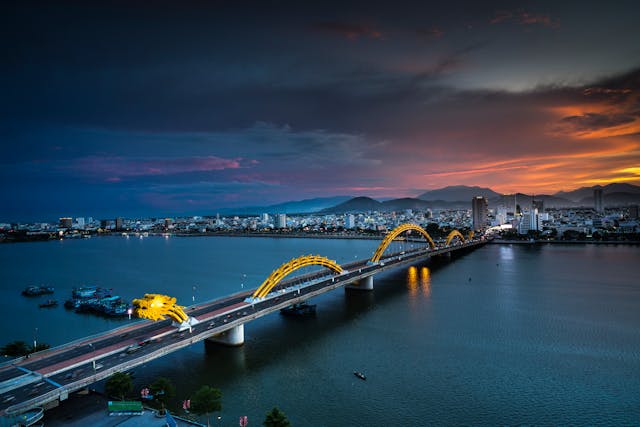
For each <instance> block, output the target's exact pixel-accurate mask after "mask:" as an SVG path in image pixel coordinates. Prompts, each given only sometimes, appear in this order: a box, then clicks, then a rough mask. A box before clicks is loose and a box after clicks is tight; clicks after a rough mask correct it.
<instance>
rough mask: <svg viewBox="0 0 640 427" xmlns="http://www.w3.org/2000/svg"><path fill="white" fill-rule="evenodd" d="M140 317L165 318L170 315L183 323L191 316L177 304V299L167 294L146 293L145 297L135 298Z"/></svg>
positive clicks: (135, 305) (134, 303) (137, 312)
mask: <svg viewBox="0 0 640 427" xmlns="http://www.w3.org/2000/svg"><path fill="white" fill-rule="evenodd" d="M133 306H134V308H135V310H136V314H137V315H138V317H141V318H143V319H151V320H163V319H165V316H169V317H170V318H172V319H173V320H175V321H176V322H179V323H182V322H184V321H185V320H187V319H188V318H189V316H187V314H186V313H185V312H184V310H183V308H184V307H182V306H180V305H176V299H175V298H174V297H170V296H167V295H160V294H145V295H144V297H143V298H137V299H134V300H133Z"/></svg>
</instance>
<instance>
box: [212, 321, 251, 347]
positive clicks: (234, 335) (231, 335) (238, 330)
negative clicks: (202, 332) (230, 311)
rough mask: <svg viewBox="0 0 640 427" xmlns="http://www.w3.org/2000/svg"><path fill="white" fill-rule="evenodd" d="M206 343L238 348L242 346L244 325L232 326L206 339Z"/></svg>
mask: <svg viewBox="0 0 640 427" xmlns="http://www.w3.org/2000/svg"><path fill="white" fill-rule="evenodd" d="M207 341H209V342H214V343H218V344H224V345H228V346H231V347H238V346H241V345H242V344H244V324H241V325H238V326H234V327H233V328H231V329H228V330H226V331H224V332H223V333H221V334H220V335H215V336H212V337H209V338H207Z"/></svg>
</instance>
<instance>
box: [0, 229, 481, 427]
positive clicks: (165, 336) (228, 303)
mask: <svg viewBox="0 0 640 427" xmlns="http://www.w3.org/2000/svg"><path fill="white" fill-rule="evenodd" d="M408 233H411V239H412V240H411V241H412V242H413V243H419V244H418V245H416V246H417V247H415V248H414V247H413V245H412V247H411V249H409V250H406V249H404V248H401V250H396V251H394V252H392V251H390V250H389V248H390V247H391V244H392V243H393V242H394V241H397V240H405V241H406V239H407V237H405V236H406V235H407V234H408ZM414 234H415V235H417V238H414V237H413V235H414ZM484 243H486V241H485V240H484V238H476V237H474V236H473V233H471V234H470V235H469V236H467V237H465V236H463V235H462V234H461V233H460V232H459V231H457V230H453V231H452V232H451V233H450V234H449V235H448V236H447V238H446V239H445V240H444V241H441V242H436V241H434V240H433V239H432V238H431V236H429V234H428V233H427V232H426V231H425V230H424V229H423V228H422V227H420V226H418V225H415V224H402V225H400V226H398V227H397V228H395V229H394V230H392V231H391V232H390V233H388V234H387V235H386V236H385V237H384V239H383V240H382V241H381V243H380V245H379V246H378V248H377V249H376V251H375V252H374V254H373V256H372V257H371V258H370V259H361V260H356V261H353V262H349V263H345V264H342V265H340V264H337V263H336V262H335V261H332V260H330V259H328V258H326V257H324V256H320V255H304V256H301V257H298V258H295V259H293V260H291V261H289V262H286V263H284V264H282V265H281V266H280V267H278V268H277V269H276V270H274V271H273V272H272V273H271V274H270V275H269V276H268V277H267V278H266V279H265V280H264V282H263V283H262V284H261V285H260V286H259V287H258V288H256V289H254V290H249V291H243V292H239V293H236V294H233V295H229V296H226V297H223V298H218V299H215V300H212V301H209V302H206V303H202V304H197V305H193V306H190V307H180V306H177V305H176V304H175V299H173V300H171V299H170V298H169V297H164V296H159V295H155V294H150V295H146V296H145V297H147V298H146V299H143V300H134V303H135V304H136V306H137V312H138V314H139V316H140V317H147V318H150V319H154V320H155V321H150V320H143V321H138V322H135V323H133V324H129V325H127V326H124V327H120V328H116V329H113V330H110V331H106V332H103V333H100V334H96V335H94V336H91V337H85V338H81V339H78V340H75V341H73V342H70V343H67V344H64V345H62V346H58V347H55V348H51V349H48V350H45V351H41V352H38V353H34V354H32V355H30V357H27V358H19V359H15V360H12V361H10V362H6V363H3V364H0V416H4V417H12V416H13V417H15V416H16V414H22V413H24V412H25V411H27V410H30V409H34V408H38V407H43V406H44V407H53V406H56V405H57V404H58V403H59V402H60V401H63V400H65V399H67V397H68V395H69V393H72V392H74V391H77V390H80V389H83V388H86V387H87V386H89V385H90V384H92V383H94V382H97V381H100V380H103V379H105V378H108V377H109V376H111V375H112V374H113V373H115V372H124V371H127V370H130V369H132V368H134V367H135V366H138V365H141V364H143V363H147V362H148V361H150V360H153V359H156V358H158V357H162V356H164V355H166V354H168V353H172V352H174V351H177V350H180V349H181V348H184V347H187V346H189V345H191V344H193V343H195V342H198V341H202V340H210V341H213V342H218V343H222V344H225V345H231V346H237V345H242V344H243V343H244V325H245V323H248V322H250V321H252V320H255V319H257V318H259V317H262V316H266V315H268V314H270V313H273V312H276V311H279V310H281V309H284V308H287V307H291V306H292V305H295V304H299V303H304V302H305V301H307V300H309V299H311V298H313V297H315V296H317V295H320V294H323V293H325V292H328V291H331V290H333V289H336V288H339V287H345V288H350V289H359V290H363V291H371V290H373V288H374V282H373V278H374V275H375V274H378V273H380V272H383V271H385V270H389V269H395V268H398V267H401V266H406V265H411V264H415V263H417V262H422V261H425V260H426V259H428V258H430V257H433V256H443V255H445V256H446V255H451V254H453V253H456V252H462V253H464V252H466V251H470V250H473V249H475V248H477V247H478V246H480V245H483V244H484ZM316 266H319V267H322V269H321V270H320V271H313V272H310V273H305V274H299V275H293V276H291V277H289V278H287V276H290V275H291V274H292V273H294V272H296V271H298V270H300V269H303V268H305V267H314V268H315V267H316Z"/></svg>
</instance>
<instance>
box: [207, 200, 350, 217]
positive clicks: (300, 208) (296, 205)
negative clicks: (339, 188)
mask: <svg viewBox="0 0 640 427" xmlns="http://www.w3.org/2000/svg"><path fill="white" fill-rule="evenodd" d="M350 199H351V196H336V197H318V198H314V199H305V200H296V201H291V202H285V203H278V204H276V205H269V206H246V207H242V208H224V209H220V210H219V211H218V212H219V213H221V214H224V215H230V214H234V215H260V214H262V213H269V214H277V213H284V214H299V213H300V214H301V213H314V212H318V211H321V210H322V209H326V208H328V207H331V206H335V205H337V204H340V203H343V202H345V201H347V200H350Z"/></svg>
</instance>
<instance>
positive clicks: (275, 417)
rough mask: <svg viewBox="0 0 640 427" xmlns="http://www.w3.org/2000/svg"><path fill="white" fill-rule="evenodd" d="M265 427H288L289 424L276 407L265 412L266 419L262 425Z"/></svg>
mask: <svg viewBox="0 0 640 427" xmlns="http://www.w3.org/2000/svg"><path fill="white" fill-rule="evenodd" d="M262 424H263V425H264V426H265V427H290V426H291V423H290V422H289V420H288V419H287V416H286V415H285V414H284V412H282V411H281V410H280V409H278V408H277V407H274V408H273V409H272V410H271V411H270V412H267V417H266V418H265V419H264V422H263V423H262Z"/></svg>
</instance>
